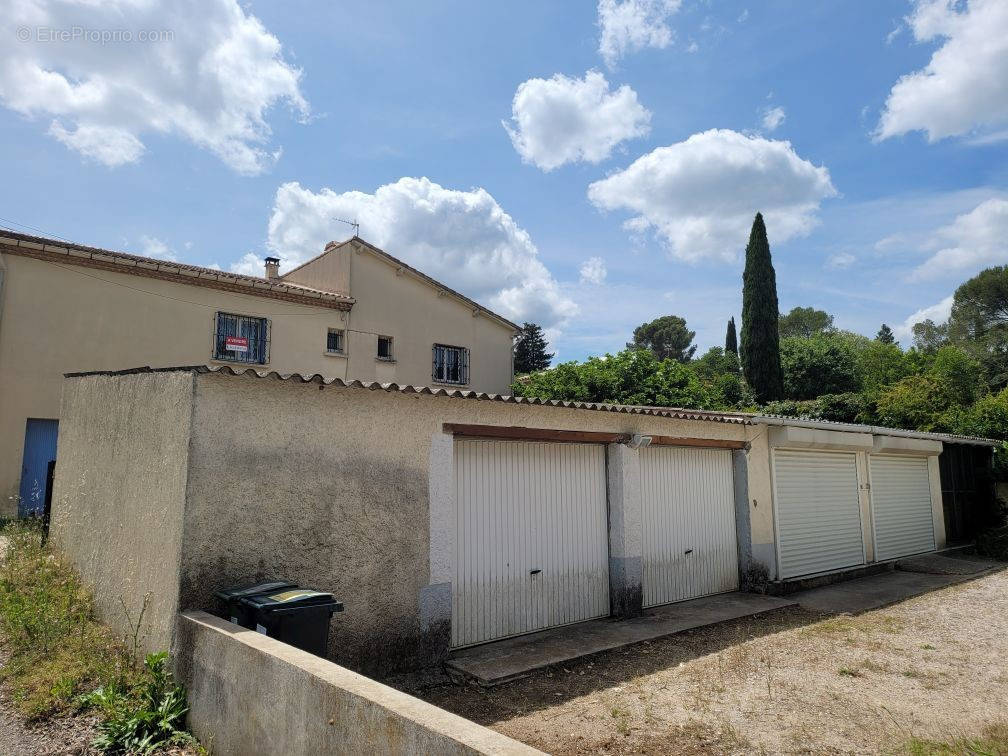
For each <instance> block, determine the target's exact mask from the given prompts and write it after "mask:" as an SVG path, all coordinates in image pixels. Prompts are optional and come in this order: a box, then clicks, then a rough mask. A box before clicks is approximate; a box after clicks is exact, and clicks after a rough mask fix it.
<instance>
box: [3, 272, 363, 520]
mask: <svg viewBox="0 0 1008 756" xmlns="http://www.w3.org/2000/svg"><path fill="white" fill-rule="evenodd" d="M0 259H2V261H3V262H4V264H5V265H6V266H7V270H6V273H5V276H4V278H5V281H4V296H3V299H2V301H0V307H2V312H0V516H5V515H6V516H11V515H14V514H16V512H17V508H16V505H15V501H14V500H13V498H12V497H13V496H15V495H16V494H17V493H18V486H19V484H20V478H21V455H22V451H23V446H24V434H25V421H26V419H27V418H58V417H59V412H60V390H61V386H62V382H63V374H64V373H68V372H84V371H90V370H122V369H126V368H133V367H138V366H142V365H151V366H153V367H164V366H168V365H199V364H205V363H208V362H212V360H211V356H212V354H213V332H214V318H215V315H216V313H217V311H218V310H222V311H226V312H234V313H238V314H242V315H253V316H257V317H268V318H270V320H271V338H270V364H269V366H268V367H267V369H275V370H278V371H280V372H303V373H307V374H309V375H310V374H312V373H321V374H322V375H331V376H338V377H343V375H344V369H343V366H342V365H339V364H338V362H339V361H338V360H333V359H331V358H329V357H326V356H325V355H324V352H325V338H326V333H327V329H328V328H330V327H332V328H340V327H343V322H344V316H345V315H346V313H342V312H339V311H337V310H333V309H329V308H324V307H308V306H305V305H298V304H293V303H288V302H280V301H276V300H270V299H264V298H263V297H255V296H249V295H244V294H230V293H228V292H223V291H217V290H214V289H207V288H203V287H199V286H186V285H183V284H179V283H174V282H171V281H161V280H155V279H150V278H141V277H138V276H132V275H126V274H121V273H112V272H109V271H104V270H96V269H92V268H82V267H77V266H73V265H56V264H53V263H49V262H44V261H41V260H35V259H32V258H28V257H22V256H20V255H13V254H0ZM61 456H62V450H61Z"/></svg>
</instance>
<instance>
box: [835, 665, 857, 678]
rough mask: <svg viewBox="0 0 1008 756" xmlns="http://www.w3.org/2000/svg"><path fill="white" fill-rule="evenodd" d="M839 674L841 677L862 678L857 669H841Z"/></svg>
mask: <svg viewBox="0 0 1008 756" xmlns="http://www.w3.org/2000/svg"><path fill="white" fill-rule="evenodd" d="M837 673H838V674H839V675H840V676H841V677H861V673H860V672H858V671H857V670H856V669H851V668H850V667H841V668H840V669H839V670H837Z"/></svg>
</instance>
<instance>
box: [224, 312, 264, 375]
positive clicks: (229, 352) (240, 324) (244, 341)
mask: <svg viewBox="0 0 1008 756" xmlns="http://www.w3.org/2000/svg"><path fill="white" fill-rule="evenodd" d="M229 337H231V338H232V340H231V341H230V342H229V341H228V338H229ZM269 340H270V324H269V320H267V319H266V318H253V317H250V316H248V315H235V314H233V313H230V312H218V313H217V325H216V329H215V332H214V359H215V360H226V361H228V362H245V363H250V364H253V365H265V364H266V363H267V362H269Z"/></svg>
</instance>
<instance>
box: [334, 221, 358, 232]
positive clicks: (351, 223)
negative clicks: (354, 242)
mask: <svg viewBox="0 0 1008 756" xmlns="http://www.w3.org/2000/svg"><path fill="white" fill-rule="evenodd" d="M333 220H334V221H339V222H340V223H346V224H347V225H348V226H350V228H352V229H353V235H354V236H360V223H358V222H357V221H355V220H343V219H342V218H336V217H333Z"/></svg>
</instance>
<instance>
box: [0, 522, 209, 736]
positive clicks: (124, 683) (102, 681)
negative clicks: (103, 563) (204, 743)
mask: <svg viewBox="0 0 1008 756" xmlns="http://www.w3.org/2000/svg"><path fill="white" fill-rule="evenodd" d="M3 535H4V536H5V537H6V538H7V540H8V547H7V552H6V554H5V555H4V556H3V558H2V559H0V633H2V635H3V638H4V641H5V645H6V649H7V651H8V653H9V659H8V661H7V663H6V664H5V665H4V667H3V668H2V670H0V675H2V677H3V679H4V680H5V681H6V682H7V683H8V684H9V685H10V687H11V689H12V693H13V699H14V703H15V704H16V706H17V707H18V708H19V709H20V710H21V712H22V713H24V714H25V715H26V716H27V717H28V718H29V719H36V720H37V719H44V718H46V717H51V716H54V715H59V714H63V713H68V712H72V711H74V710H78V709H81V708H92V709H94V710H96V711H97V713H98V714H99V717H100V719H101V723H100V724H99V732H100V734H99V738H98V740H97V741H96V743H95V745H96V747H98V748H101V749H102V750H105V751H109V752H114V753H120V752H121V753H125V752H130V753H135V752H144V751H145V750H151V749H152V748H154V747H155V746H157V745H161V744H165V743H169V742H171V743H180V742H183V741H185V742H191V740H192V739H191V736H189V735H187V734H185V733H184V732H182V730H181V728H182V723H183V719H184V717H185V712H186V708H185V694H184V693H183V692H182V689H181V688H179V687H178V686H176V685H175V684H174V683H173V682H172V681H171V676H170V674H169V673H168V669H167V666H166V665H167V654H157V655H154V656H150V657H148V658H147V660H146V663H144V664H140V663H138V661H137V657H136V652H137V649H138V648H139V644H140V631H141V626H142V623H143V609H145V608H146V604H147V601H148V600H149V597H145V599H144V604H143V607H142V608H141V611H140V616H138V617H137V618H135V621H134V619H133V618H131V617H129V615H128V614H127V617H128V619H129V620H130V622H131V624H133V625H134V632H133V633H132V637H130V638H116V637H115V636H114V635H113V634H112V633H111V631H110V630H109V629H108V628H107V627H105V626H104V625H102V624H101V623H99V622H98V621H97V620H96V618H95V613H94V603H93V599H92V596H91V594H90V593H89V592H88V591H87V590H86V589H85V588H84V586H83V584H82V583H81V580H80V577H79V576H78V575H77V573H76V572H75V571H74V570H73V569H72V568H71V567H70V566H69V565H68V564H66V563H65V562H64V561H63V560H62V559H60V558H59V556H57V555H56V554H53V553H52V552H51V551H50V550H49V549H48V548H47V547H45V546H43V545H42V542H41V541H42V539H41V531H40V529H39V528H38V526H37V525H34V524H32V523H27V522H25V521H16V522H12V523H9V524H8V525H7V526H5V527H4V529H3ZM124 610H125V604H124Z"/></svg>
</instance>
